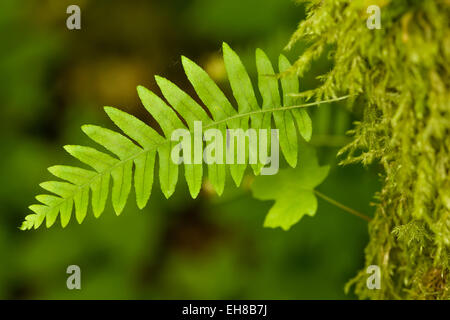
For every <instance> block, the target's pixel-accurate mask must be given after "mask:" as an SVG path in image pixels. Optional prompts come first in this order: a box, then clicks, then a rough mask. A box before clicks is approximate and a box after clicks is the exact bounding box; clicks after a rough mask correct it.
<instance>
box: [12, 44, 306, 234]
mask: <svg viewBox="0 0 450 320" xmlns="http://www.w3.org/2000/svg"><path fill="white" fill-rule="evenodd" d="M223 53H224V61H225V66H226V70H227V74H228V78H229V81H230V85H231V88H232V91H233V95H234V98H235V100H236V102H237V108H236V109H235V108H234V107H233V105H232V104H231V102H230V101H229V100H228V98H227V97H226V96H225V95H224V93H223V92H222V91H221V90H220V89H219V87H218V86H217V85H216V84H215V83H214V81H213V80H212V79H211V78H210V77H209V75H208V74H207V73H206V72H205V71H204V70H203V69H202V68H200V67H199V66H198V65H197V64H195V63H194V62H193V61H191V60H189V59H188V58H186V57H182V64H183V68H184V71H185V73H186V75H187V77H188V79H189V81H190V82H191V84H192V86H193V87H194V89H195V91H196V93H197V95H198V97H199V98H200V100H201V101H202V102H203V103H204V105H205V107H206V109H207V110H208V111H209V112H210V114H211V115H212V118H210V117H209V116H208V114H207V112H206V111H205V109H204V107H202V106H200V105H199V104H198V103H197V102H196V101H195V100H194V99H193V98H191V97H190V96H189V95H188V94H186V93H185V92H184V91H183V90H181V89H180V88H179V87H177V86H176V85H175V84H173V83H172V82H170V81H169V80H167V79H164V78H162V77H158V76H157V77H156V82H157V84H158V86H159V87H160V89H161V92H162V94H163V96H164V97H165V99H166V100H167V102H168V104H170V106H169V105H168V104H167V103H166V102H164V101H163V100H162V99H161V98H160V97H158V96H157V95H155V94H154V93H153V92H151V91H149V90H148V89H146V88H144V87H142V86H139V87H138V88H137V91H138V95H139V97H140V99H141V101H142V103H143V105H144V107H145V108H146V109H147V111H148V112H149V113H150V114H151V115H152V117H153V118H154V119H155V120H156V121H157V122H158V124H159V126H160V127H161V130H162V132H163V135H160V134H159V133H158V132H157V131H156V130H154V129H152V128H151V127H149V126H148V125H146V124H145V123H144V122H142V121H141V120H139V119H137V118H136V117H134V116H132V115H130V114H127V113H125V112H123V111H120V110H118V109H116V108H113V107H105V112H106V113H107V114H108V116H109V117H110V118H111V120H112V121H113V122H114V123H115V125H116V126H117V127H118V128H120V130H121V131H122V132H123V134H122V133H118V132H115V131H112V130H109V129H105V128H102V127H99V126H94V125H85V126H83V127H82V130H83V132H84V133H85V134H86V135H87V136H88V137H89V138H90V139H92V140H93V141H95V142H97V143H98V144H99V145H100V146H102V147H103V148H105V149H106V150H107V151H108V152H109V153H106V152H101V151H98V150H96V149H94V148H91V147H86V146H65V149H66V151H67V152H68V153H69V154H71V155H72V156H73V157H75V158H77V159H78V160H80V161H81V162H82V163H84V164H86V165H87V166H89V167H91V168H92V170H88V169H83V168H78V167H71V166H62V165H58V166H53V167H50V168H49V171H50V172H51V173H52V174H53V175H54V176H55V177H57V178H60V179H61V180H63V181H50V182H44V183H42V184H41V187H42V188H43V189H45V190H47V191H48V192H50V193H52V195H49V194H47V195H45V194H44V195H39V196H37V197H36V199H37V200H38V201H39V202H40V203H39V204H36V205H32V206H30V207H29V208H30V210H31V211H33V214H29V215H27V216H26V217H25V221H24V222H23V223H22V226H21V229H22V230H28V229H32V228H35V229H36V228H38V227H39V226H40V225H42V223H43V222H44V220H45V221H46V226H47V227H50V226H52V225H53V224H54V223H55V221H56V219H57V217H58V215H59V216H60V219H61V224H62V226H63V227H65V226H66V225H67V224H68V222H69V221H70V218H71V215H72V212H73V211H75V217H76V220H77V221H78V222H79V223H81V222H82V221H83V220H84V218H85V217H86V214H87V211H88V207H89V198H90V202H91V207H92V211H93V214H94V216H95V217H99V216H100V215H101V214H102V212H103V211H104V208H105V204H106V201H107V198H108V195H109V188H110V180H111V177H112V191H111V201H112V204H113V208H114V211H115V212H116V214H117V215H119V214H120V213H121V212H122V211H123V209H124V207H125V205H126V202H127V199H128V196H129V193H130V191H131V188H132V185H133V183H134V189H135V193H136V202H137V205H138V207H139V208H141V209H142V208H143V207H145V206H146V204H147V202H148V200H149V198H150V194H151V192H152V185H153V180H154V170H155V160H156V155H158V164H159V181H160V187H161V191H162V193H163V194H164V195H165V196H166V197H167V198H169V197H170V196H171V195H172V194H173V192H174V191H175V188H176V185H177V182H178V170H179V168H178V166H179V165H178V164H176V163H174V162H173V161H172V159H171V151H172V150H173V148H174V147H175V146H176V145H177V143H176V142H174V141H172V140H171V135H172V133H173V132H174V131H175V130H177V129H187V130H189V132H190V133H192V135H191V136H193V133H194V131H195V130H194V127H195V122H196V121H201V122H202V126H203V128H216V129H218V130H220V131H221V132H222V133H223V136H224V137H226V136H227V135H226V129H227V128H229V129H239V128H240V129H244V130H246V129H247V128H254V129H270V128H271V122H272V116H273V119H274V123H275V127H276V128H277V129H279V132H280V134H279V140H280V147H281V151H282V154H283V155H284V157H285V159H286V160H287V162H288V163H289V165H291V166H292V167H295V166H296V164H297V153H298V150H297V144H298V137H297V129H296V126H297V128H298V130H299V133H300V134H301V135H302V136H303V137H304V138H305V139H306V140H308V139H309V138H310V136H311V120H310V118H309V116H308V114H307V113H306V111H305V110H303V109H301V110H297V109H298V108H300V107H302V106H295V105H294V100H293V98H292V96H291V95H290V94H292V93H297V91H298V86H299V85H298V79H297V78H296V77H290V78H283V79H282V80H281V85H282V92H283V95H282V97H283V98H282V99H281V98H280V90H279V81H278V79H277V77H276V76H275V71H274V69H273V67H272V64H271V62H270V61H269V59H268V58H267V56H266V55H265V54H264V52H263V51H262V50H259V49H258V50H257V51H256V64H257V70H258V87H259V91H260V94H261V96H262V98H263V103H262V107H260V105H259V104H258V101H257V98H256V94H255V91H254V89H253V85H252V83H251V81H250V78H249V76H248V73H247V71H246V69H245V67H244V65H243V64H242V62H241V60H240V58H239V56H238V55H237V54H236V53H235V52H234V51H233V50H232V49H231V48H230V47H229V46H228V45H227V44H224V45H223ZM289 67H290V64H289V61H288V60H287V59H286V58H285V57H284V56H281V57H280V61H279V71H285V70H286V69H287V68H289ZM282 102H283V103H282ZM172 108H173V109H172ZM175 111H176V112H175ZM177 113H178V114H179V115H180V116H178V114H177ZM182 119H183V120H184V121H185V122H183V121H182ZM184 123H186V124H187V125H185V124H184ZM197 138H198V137H197ZM200 138H202V137H200ZM205 138H206V137H205ZM193 139H195V137H193ZM222 140H226V139H222ZM237 140H238V143H236V144H235V145H234V148H235V151H236V150H238V148H245V150H247V149H251V148H248V139H244V140H242V141H240V140H239V139H237ZM269 140H270V139H269ZM214 143H215V144H216V145H217V146H219V145H220V144H222V146H223V147H224V148H226V147H227V141H219V140H217V141H214ZM193 145H195V143H193ZM268 145H270V141H268ZM196 147H197V148H198V146H196ZM194 148H195V146H194ZM241 150H242V149H241ZM199 151H200V154H202V155H203V145H201V146H200V150H199ZM205 152H206V150H205ZM252 152H254V150H253V151H252ZM245 153H246V159H245V163H243V164H231V163H230V164H226V160H227V159H226V157H225V154H224V155H223V159H222V160H223V161H222V164H221V163H211V164H208V165H207V168H208V179H209V180H210V182H211V183H212V185H213V187H214V189H215V191H216V192H217V193H218V194H219V195H220V194H221V193H222V192H223V190H224V186H225V180H226V167H229V170H230V174H231V176H232V178H233V180H234V182H235V184H236V185H237V186H239V185H240V183H241V181H242V177H243V175H244V172H245V170H246V168H247V163H248V157H249V155H248V154H247V153H248V152H245ZM195 154H196V153H195V151H194V156H195ZM234 154H235V156H236V154H237V152H234ZM183 157H184V158H189V157H192V155H191V154H183ZM194 163H195V161H191V163H189V162H188V161H185V163H184V174H185V180H186V182H187V184H188V187H189V192H190V194H191V196H192V197H193V198H195V197H197V195H198V194H199V192H200V189H201V184H202V180H203V165H202V164H194ZM234 163H236V162H234ZM251 167H252V169H253V171H254V173H255V174H256V175H257V174H259V171H260V169H261V168H262V167H263V164H252V165H251Z"/></svg>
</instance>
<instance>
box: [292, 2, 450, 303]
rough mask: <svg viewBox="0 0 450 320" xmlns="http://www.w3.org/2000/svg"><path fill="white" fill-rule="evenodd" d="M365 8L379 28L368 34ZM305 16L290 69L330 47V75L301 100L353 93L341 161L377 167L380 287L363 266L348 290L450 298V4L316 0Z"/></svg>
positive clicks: (375, 248) (372, 256)
mask: <svg viewBox="0 0 450 320" xmlns="http://www.w3.org/2000/svg"><path fill="white" fill-rule="evenodd" d="M369 5H377V6H379V8H380V10H381V29H372V30H371V29H369V28H367V26H366V20H367V18H368V14H367V13H366V12H367V11H366V10H367V7H368V6H369ZM307 10H308V13H309V14H308V18H307V19H306V20H305V21H302V22H301V23H300V25H299V28H298V30H297V31H296V33H295V34H294V35H293V38H292V40H291V43H290V45H291V44H293V43H294V42H296V41H303V40H308V41H311V46H310V47H309V49H307V50H306V51H305V52H304V53H303V54H302V55H301V56H300V58H299V59H298V61H297V63H296V64H295V65H294V68H293V69H292V71H295V72H297V74H299V75H302V74H303V73H304V72H305V71H306V70H307V68H308V67H309V65H310V63H311V62H312V60H314V59H316V58H317V57H318V56H320V55H322V54H324V53H325V52H328V50H331V53H332V55H331V57H332V59H333V60H334V67H333V69H332V70H331V71H330V72H329V73H327V74H326V75H324V76H323V80H324V82H323V86H321V87H320V88H318V89H317V90H314V91H311V92H308V93H306V96H309V97H315V98H317V99H324V98H330V97H333V96H336V95H338V94H342V93H350V94H354V95H355V97H357V98H355V99H354V101H353V107H354V108H358V107H361V106H363V108H364V117H363V119H362V121H361V122H359V123H356V124H355V128H354V130H353V135H354V140H353V142H352V143H351V144H350V145H348V146H346V147H345V148H344V149H343V150H342V152H341V154H343V155H345V159H344V160H343V161H342V164H347V163H352V162H361V163H363V164H369V163H372V162H374V161H378V162H379V163H380V164H381V165H382V166H383V169H384V173H383V181H384V184H383V188H382V190H381V191H380V192H379V193H378V194H377V209H376V213H375V217H374V219H373V220H372V222H370V225H369V233H370V242H369V244H368V246H367V248H366V267H367V266H369V265H378V266H379V267H380V269H381V289H380V290H369V289H368V288H367V287H366V279H367V277H368V274H367V273H366V269H365V268H364V269H363V270H361V272H360V273H359V274H358V275H357V276H356V277H355V278H354V279H353V280H352V281H351V282H350V284H353V285H354V286H355V290H356V292H357V294H358V295H359V296H360V297H361V298H372V299H450V290H449V288H450V262H449V259H450V255H449V248H450V94H449V89H450V88H449V87H450V77H449V76H450V63H449V61H450V26H449V22H450V19H449V18H450V1H449V0H426V1H421V0H393V1H390V0H378V1H377V0H372V1H367V0H352V1H351V0H330V1H321V0H314V1H308V5H307ZM330 48H331V49H330Z"/></svg>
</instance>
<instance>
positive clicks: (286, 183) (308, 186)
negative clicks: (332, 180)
mask: <svg viewBox="0 0 450 320" xmlns="http://www.w3.org/2000/svg"><path fill="white" fill-rule="evenodd" d="M301 151H302V152H301V153H300V160H301V161H300V164H299V165H298V166H297V167H296V168H295V169H282V170H280V172H279V173H278V174H277V175H273V176H258V177H256V179H255V181H254V182H253V184H252V187H251V188H252V192H253V196H254V197H255V198H257V199H260V200H275V204H274V205H273V207H272V208H270V210H269V213H268V214H267V216H266V220H265V221H264V226H265V227H271V228H276V227H281V228H282V229H284V230H289V228H290V227H291V226H292V225H294V224H296V223H297V222H298V221H299V220H300V219H301V218H302V217H303V216H304V215H305V214H307V215H309V216H313V215H314V214H315V213H316V210H317V198H316V196H315V195H314V188H315V187H316V186H317V185H319V184H320V183H322V182H323V180H324V179H325V178H326V176H327V175H328V170H329V167H328V166H324V167H321V166H319V164H318V163H317V157H316V155H315V151H314V149H313V148H311V147H307V146H305V147H304V148H302V149H301Z"/></svg>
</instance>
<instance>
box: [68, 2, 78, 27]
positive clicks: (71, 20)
mask: <svg viewBox="0 0 450 320" xmlns="http://www.w3.org/2000/svg"><path fill="white" fill-rule="evenodd" d="M66 13H67V14H70V16H69V17H67V20H66V26H67V29H69V30H74V29H75V30H80V29H81V9H80V7H79V6H77V5H75V4H72V5H70V6H68V7H67V9H66Z"/></svg>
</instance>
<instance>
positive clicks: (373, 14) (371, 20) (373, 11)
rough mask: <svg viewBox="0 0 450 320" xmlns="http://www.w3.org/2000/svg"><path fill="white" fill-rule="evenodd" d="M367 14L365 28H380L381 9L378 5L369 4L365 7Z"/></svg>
mask: <svg viewBox="0 0 450 320" xmlns="http://www.w3.org/2000/svg"><path fill="white" fill-rule="evenodd" d="M366 12H367V14H370V16H369V17H368V18H367V22H366V25H367V28H369V29H370V30H373V29H381V9H380V7H379V6H376V5H371V6H368V7H367V11H366Z"/></svg>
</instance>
